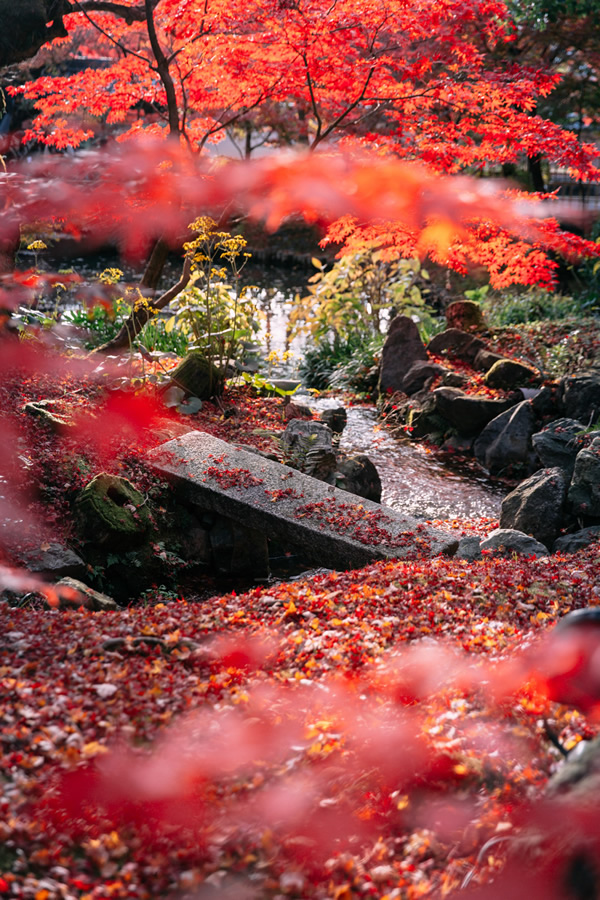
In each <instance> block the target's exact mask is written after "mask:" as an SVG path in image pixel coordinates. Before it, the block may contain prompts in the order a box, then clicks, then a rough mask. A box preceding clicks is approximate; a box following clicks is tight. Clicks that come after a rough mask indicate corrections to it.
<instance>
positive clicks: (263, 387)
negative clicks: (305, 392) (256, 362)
mask: <svg viewBox="0 0 600 900" xmlns="http://www.w3.org/2000/svg"><path fill="white" fill-rule="evenodd" d="M242 379H243V381H245V382H246V384H248V385H250V387H252V388H254V390H255V391H256V392H257V393H259V394H277V396H279V397H291V396H292V395H293V394H295V393H296V391H297V390H298V387H299V385H296V387H294V388H291V389H290V390H285V389H284V388H281V387H278V386H277V385H275V384H272V382H270V381H269V379H268V378H265V377H264V375H260V374H259V373H258V372H253V373H252V374H250V373H249V372H242Z"/></svg>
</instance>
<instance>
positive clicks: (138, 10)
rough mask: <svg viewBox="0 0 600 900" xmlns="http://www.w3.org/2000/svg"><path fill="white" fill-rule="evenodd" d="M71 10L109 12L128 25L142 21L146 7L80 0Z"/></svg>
mask: <svg viewBox="0 0 600 900" xmlns="http://www.w3.org/2000/svg"><path fill="white" fill-rule="evenodd" d="M158 3H159V0H152V7H153V8H154V7H156V6H158ZM73 12H109V13H112V14H113V16H117V18H119V19H123V20H124V21H125V22H126V23H127V24H128V25H133V23H134V22H144V21H145V19H146V9H145V7H144V6H123V5H122V4H121V3H113V2H111V0H80V2H78V3H76V9H74V10H73Z"/></svg>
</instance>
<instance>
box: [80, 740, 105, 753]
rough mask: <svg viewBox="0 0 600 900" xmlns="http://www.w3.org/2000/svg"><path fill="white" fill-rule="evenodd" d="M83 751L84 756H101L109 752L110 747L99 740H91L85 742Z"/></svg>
mask: <svg viewBox="0 0 600 900" xmlns="http://www.w3.org/2000/svg"><path fill="white" fill-rule="evenodd" d="M81 752H82V755H83V756H87V757H91V756H100V755H101V754H102V753H108V747H105V746H104V745H103V744H100V743H99V742H98V741H90V743H89V744H84V746H83V749H82V751H81Z"/></svg>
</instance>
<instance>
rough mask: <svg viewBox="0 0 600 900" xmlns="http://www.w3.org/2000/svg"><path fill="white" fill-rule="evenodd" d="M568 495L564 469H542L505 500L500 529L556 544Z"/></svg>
mask: <svg viewBox="0 0 600 900" xmlns="http://www.w3.org/2000/svg"><path fill="white" fill-rule="evenodd" d="M566 495H567V479H566V477H565V473H564V472H563V470H562V469H559V468H558V467H555V468H553V469H540V471H539V472H535V474H534V475H531V476H530V477H529V478H527V479H526V480H525V481H522V482H521V484H520V485H519V486H518V487H516V488H515V490H514V491H511V492H510V494H508V496H506V497H505V498H504V500H503V501H502V508H501V512H500V528H507V529H515V530H517V531H521V532H524V533H525V534H529V535H532V536H533V537H534V538H535V539H536V540H537V541H540V542H541V543H542V544H546V545H547V546H548V547H549V546H551V545H552V543H553V541H554V540H555V539H556V536H557V535H558V533H559V531H560V527H561V524H562V519H563V512H564V507H565V499H566Z"/></svg>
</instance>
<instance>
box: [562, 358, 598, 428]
mask: <svg viewBox="0 0 600 900" xmlns="http://www.w3.org/2000/svg"><path fill="white" fill-rule="evenodd" d="M560 389H561V393H562V406H563V410H564V415H565V416H567V417H568V418H569V419H579V420H580V421H581V422H583V423H584V424H585V425H586V426H587V425H593V424H594V423H595V422H597V421H598V419H600V372H598V371H594V370H591V371H589V372H579V373H577V374H576V375H567V376H565V377H564V378H562V379H561V381H560Z"/></svg>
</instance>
